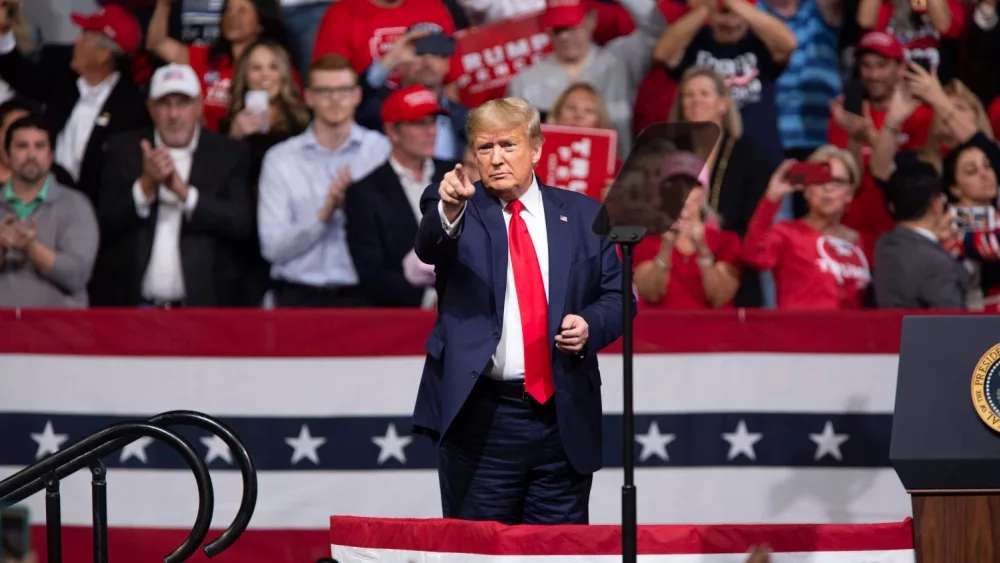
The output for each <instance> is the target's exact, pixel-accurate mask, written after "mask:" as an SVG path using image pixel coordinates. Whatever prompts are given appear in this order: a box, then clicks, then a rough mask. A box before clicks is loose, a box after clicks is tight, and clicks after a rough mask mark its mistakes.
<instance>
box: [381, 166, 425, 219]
mask: <svg viewBox="0 0 1000 563" xmlns="http://www.w3.org/2000/svg"><path fill="white" fill-rule="evenodd" d="M378 171H379V182H378V188H379V189H380V190H382V191H383V192H384V194H383V195H384V196H385V197H384V205H386V207H387V209H388V210H389V212H390V214H391V219H390V220H389V221H387V222H386V225H385V227H386V228H387V229H388V230H389V231H392V230H394V229H396V228H399V229H400V230H401V232H403V233H406V234H407V235H409V234H410V233H414V234H415V233H416V232H417V218H416V215H414V214H413V207H412V206H411V205H410V200H409V199H408V198H407V197H406V190H404V189H403V184H402V182H400V181H399V176H396V172H395V171H394V170H393V169H392V165H390V164H389V162H388V161H386V163H385V164H384V165H382V167H381V168H379V169H378ZM380 199H381V198H380ZM374 203H375V204H376V205H378V204H380V202H374ZM396 215H398V217H396Z"/></svg>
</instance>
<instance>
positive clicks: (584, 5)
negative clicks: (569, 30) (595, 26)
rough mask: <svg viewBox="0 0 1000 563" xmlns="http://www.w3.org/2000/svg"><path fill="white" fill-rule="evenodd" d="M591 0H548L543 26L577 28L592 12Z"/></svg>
mask: <svg viewBox="0 0 1000 563" xmlns="http://www.w3.org/2000/svg"><path fill="white" fill-rule="evenodd" d="M591 9H592V8H591V5H590V0H548V2H546V6H545V13H544V14H542V25H543V26H544V27H547V28H560V27H576V26H578V25H580V24H581V23H583V19H584V18H586V17H587V14H588V13H589V12H590V10H591Z"/></svg>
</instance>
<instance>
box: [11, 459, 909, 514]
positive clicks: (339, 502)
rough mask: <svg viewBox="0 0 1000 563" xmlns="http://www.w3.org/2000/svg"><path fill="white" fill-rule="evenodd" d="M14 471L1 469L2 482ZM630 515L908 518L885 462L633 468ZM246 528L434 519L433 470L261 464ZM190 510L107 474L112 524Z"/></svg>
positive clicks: (177, 482)
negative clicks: (634, 511) (877, 465)
mask: <svg viewBox="0 0 1000 563" xmlns="http://www.w3.org/2000/svg"><path fill="white" fill-rule="evenodd" d="M12 473H14V469H13V468H10V467H0V479H4V478H6V477H8V476H9V475H11V474H12ZM212 482H213V484H214V486H215V501H216V511H215V520H214V526H215V527H222V528H224V527H226V526H228V524H229V522H230V521H231V520H232V518H233V517H234V516H235V514H236V510H237V509H238V507H239V500H240V494H241V491H242V489H241V480H240V477H239V474H238V473H237V472H235V471H214V472H213V473H212ZM635 483H636V486H637V488H638V516H639V522H640V523H643V524H731V523H734V522H753V523H803V522H815V523H827V522H845V523H863V522H898V521H900V520H902V519H903V518H905V517H907V516H909V515H910V499H909V497H908V496H907V494H906V492H905V491H904V490H903V488H902V487H901V486H900V484H899V480H898V479H897V478H896V475H895V473H893V471H892V470H891V469H876V470H868V469H811V470H805V469H798V470H793V469H785V468H763V469H761V468H753V467H750V468H736V469H723V468H718V469H716V468H697V469H687V468H685V469H648V468H641V469H637V470H636V473H635ZM259 485H260V494H259V498H258V503H257V510H256V511H255V513H254V516H253V520H252V521H251V527H253V528H267V529H324V528H326V527H327V525H328V521H329V517H330V516H331V515H354V516H372V517H385V518H396V517H400V518H402V517H412V518H438V517H440V516H441V508H440V507H441V501H440V497H439V494H438V480H437V474H436V472H434V471H432V470H420V471H336V472H334V471H301V472H281V471H267V472H262V473H260V474H259ZM621 485H622V471H621V470H620V469H615V470H610V469H609V470H602V471H599V472H598V473H597V474H596V475H595V476H594V487H593V491H592V493H591V501H590V508H591V523H593V524H618V523H620V521H621V520H620V517H621ZM62 496H63V499H62V515H63V522H64V523H66V524H67V525H88V524H90V523H91V511H90V510H91V493H90V479H89V472H86V471H84V472H79V473H76V474H74V475H73V476H71V477H69V478H67V479H66V480H64V481H63V484H62ZM44 502H45V495H44V494H42V493H39V494H37V495H35V496H34V497H32V498H31V499H30V500H29V501H28V502H27V505H28V507H29V510H30V511H31V518H32V521H34V522H44V520H45V505H44ZM196 510H197V492H196V488H195V484H194V479H193V477H192V476H191V475H190V473H187V472H185V471H166V470H148V471H147V470H124V469H112V470H110V471H109V472H108V519H109V522H110V523H111V525H117V526H140V527H163V528H190V526H191V525H192V524H193V523H194V517H195V513H196Z"/></svg>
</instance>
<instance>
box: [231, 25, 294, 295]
mask: <svg viewBox="0 0 1000 563" xmlns="http://www.w3.org/2000/svg"><path fill="white" fill-rule="evenodd" d="M232 92H233V94H232V96H231V98H230V102H229V107H228V108H227V112H226V117H225V118H223V119H222V120H220V121H219V128H220V130H222V131H228V132H229V136H230V137H231V138H233V139H242V140H243V141H245V142H246V143H247V144H248V145H249V146H250V169H249V171H248V173H247V178H249V179H250V182H251V185H250V188H251V190H252V196H253V205H254V209H256V208H257V179H258V177H259V176H260V167H261V163H262V162H263V161H264V155H265V154H266V153H267V151H268V150H269V149H270V148H271V147H273V146H274V145H276V144H278V143H280V142H282V141H284V140H286V139H288V138H290V137H293V136H295V135H298V134H299V133H301V132H302V131H304V130H305V128H306V127H307V126H308V125H309V110H308V109H307V108H306V105H305V103H304V102H303V101H302V93H301V91H300V89H299V85H298V83H297V82H296V81H295V78H294V69H293V67H292V63H291V57H290V56H289V55H288V52H287V51H286V50H285V49H284V47H282V46H281V45H279V44H278V43H276V42H274V41H271V40H269V39H258V40H257V41H255V42H254V43H252V44H250V45H249V46H248V47H247V48H246V50H245V51H244V52H243V55H242V56H240V58H239V59H238V60H237V62H236V68H235V74H234V76H233V85H232ZM254 216H255V217H256V214H254ZM257 237H258V235H257V228H256V224H255V226H254V228H253V229H251V235H250V237H248V239H247V241H246V242H245V244H243V245H241V247H240V250H239V252H238V253H237V256H238V260H239V261H240V268H241V271H242V273H243V275H241V276H240V278H239V280H238V282H237V288H236V296H237V299H238V303H239V304H240V305H244V306H248V307H255V306H259V305H260V303H261V300H262V299H263V297H264V294H265V293H266V291H267V287H268V282H269V280H270V269H271V265H270V264H268V262H267V261H266V260H264V258H263V257H262V256H261V254H260V242H259V240H258V238H257Z"/></svg>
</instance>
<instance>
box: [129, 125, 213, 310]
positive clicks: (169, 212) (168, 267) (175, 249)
mask: <svg viewBox="0 0 1000 563" xmlns="http://www.w3.org/2000/svg"><path fill="white" fill-rule="evenodd" d="M200 134H201V131H199V130H195V132H194V137H193V138H192V139H191V143H190V144H189V145H188V146H186V147H184V148H180V149H167V150H168V151H169V152H170V157H171V158H173V159H174V168H175V169H176V170H177V173H178V174H180V176H181V180H183V181H184V182H185V183H187V182H188V178H189V176H190V175H191V162H192V160H193V159H194V151H195V149H197V148H198V136H199V135H200ZM153 138H154V142H155V143H156V146H157V147H162V146H163V141H162V140H161V139H160V135H159V134H157V133H154V135H153ZM132 198H133V199H134V200H135V211H136V213H137V214H138V215H139V217H142V218H144V219H145V218H146V217H149V214H150V212H151V211H152V205H153V201H155V200H156V199H159V202H160V204H159V207H158V208H157V210H156V227H155V231H154V234H153V248H152V250H151V251H150V254H149V265H148V266H146V273H145V275H144V276H143V278H142V296H143V297H144V298H145V299H148V300H150V301H181V300H183V299H184V297H185V295H186V293H185V288H184V270H183V268H182V266H181V246H180V244H181V227H182V224H183V221H184V219H185V218H190V217H191V214H192V213H194V210H195V207H197V205H198V189H197V188H195V187H194V186H190V185H189V186H188V196H187V199H186V200H185V201H183V202H182V201H181V200H180V198H178V197H177V195H176V194H175V193H174V192H172V191H170V190H169V189H167V187H166V186H164V185H162V184H161V185H160V187H159V188H158V191H157V194H156V197H153V198H147V197H146V194H144V193H143V192H142V186H141V185H140V184H139V180H136V181H135V184H133V185H132Z"/></svg>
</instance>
